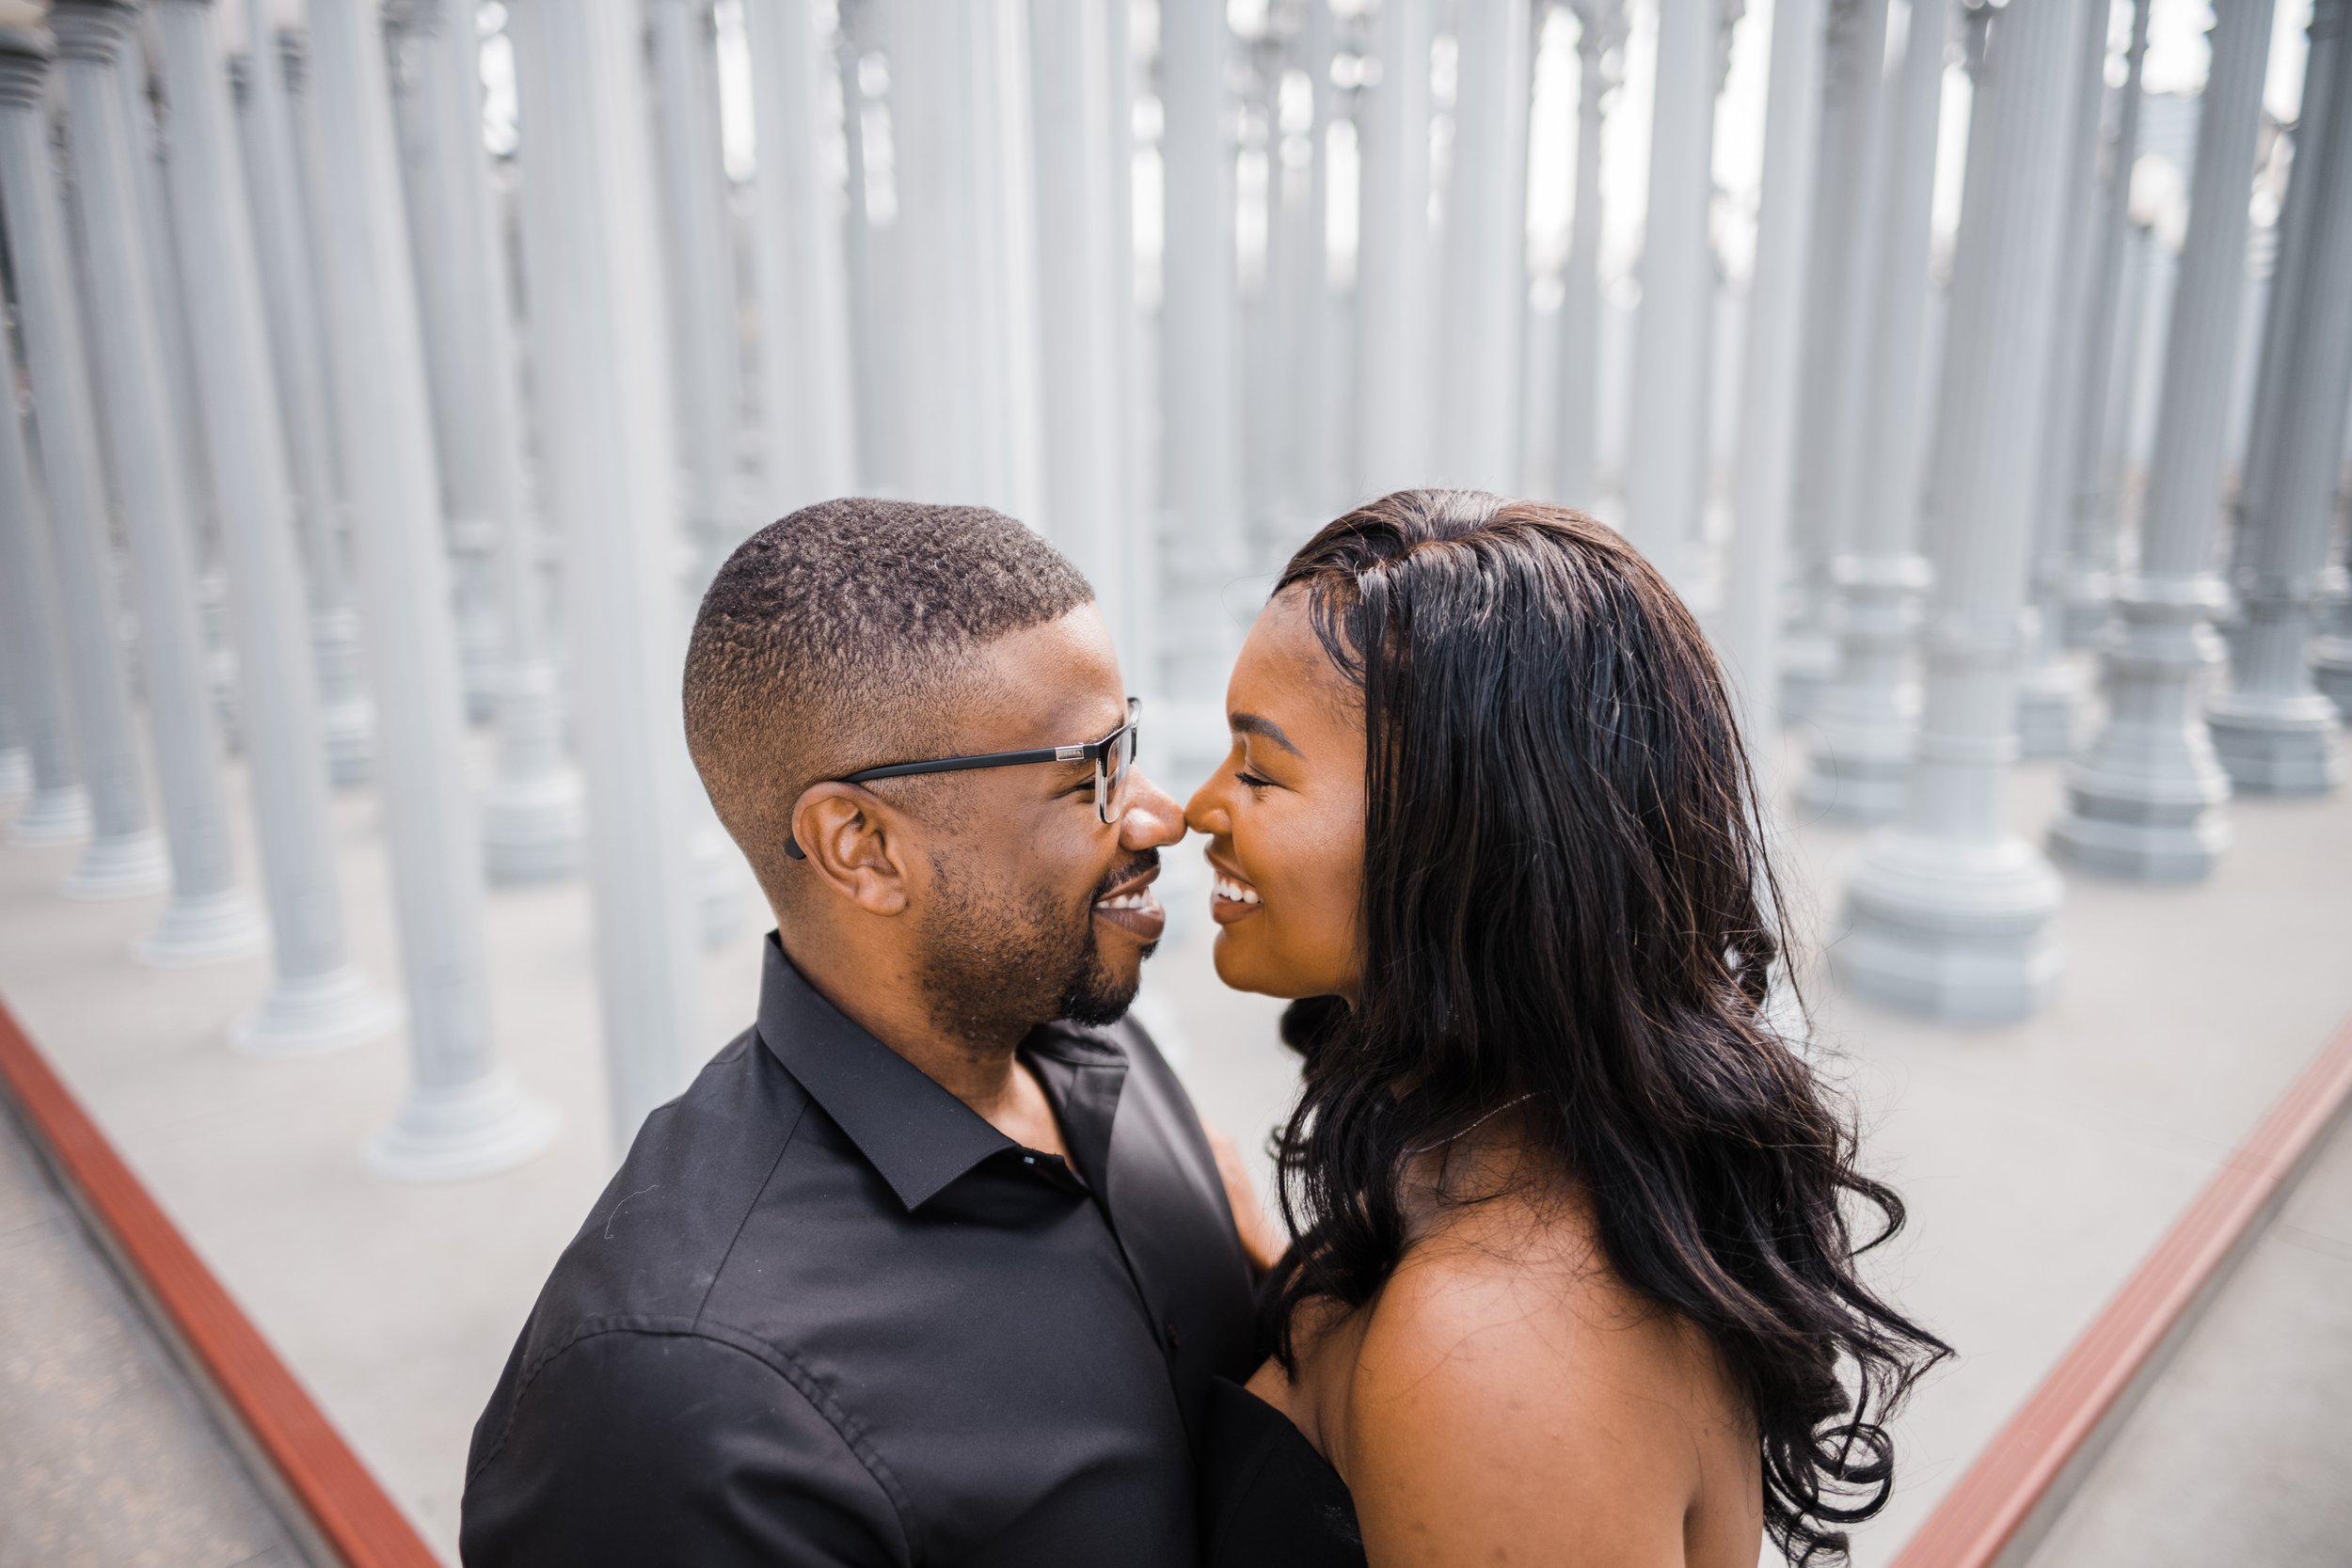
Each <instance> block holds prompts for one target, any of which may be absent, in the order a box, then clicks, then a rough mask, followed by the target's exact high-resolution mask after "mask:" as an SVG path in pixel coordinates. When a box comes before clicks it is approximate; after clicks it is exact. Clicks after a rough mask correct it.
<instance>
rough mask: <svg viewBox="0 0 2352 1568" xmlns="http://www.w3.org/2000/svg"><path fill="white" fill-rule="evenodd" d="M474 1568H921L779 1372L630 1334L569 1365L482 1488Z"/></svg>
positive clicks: (566, 1357)
mask: <svg viewBox="0 0 2352 1568" xmlns="http://www.w3.org/2000/svg"><path fill="white" fill-rule="evenodd" d="M458 1555H459V1558H460V1559H461V1560H462V1561H463V1562H464V1563H465V1564H466V1568H602V1565H608V1564H609V1565H611V1568H621V1565H622V1564H628V1565H631V1568H637V1565H642V1564H647V1563H661V1562H678V1563H690V1562H691V1563H693V1564H695V1565H696V1568H737V1565H741V1568H753V1565H755V1564H756V1565H758V1568H777V1565H779V1564H786V1563H790V1564H796V1565H797V1564H802V1563H807V1564H812V1565H818V1568H829V1565H834V1564H838V1565H842V1568H867V1565H873V1568H883V1565H901V1564H906V1563H909V1562H911V1561H912V1554H911V1552H910V1550H909V1545H908V1542H907V1538H906V1531H905V1528H904V1527H903V1525H902V1523H901V1521H900V1518H899V1515H898V1509H897V1507H896V1506H895V1505H894V1504H893V1502H892V1500H891V1497H890V1495H889V1493H888V1492H886V1491H885V1490H884V1489H883V1487H882V1483H881V1482H880V1481H877V1480H876V1478H875V1475H874V1473H873V1471H872V1470H870V1469H869V1468H868V1467H867V1465H866V1463H865V1462H864V1461H863V1460H862V1459H861V1458H860V1457H859V1456H858V1454H857V1453H856V1452H855V1451H853V1450H852V1449H851V1448H850V1444H849V1443H848V1442H847V1441H845V1440H844V1438H843V1436H842V1434H841V1433H840V1432H839V1431H838V1430H837V1429H836V1428H835V1427H834V1424H833V1422H831V1421H830V1420H828V1419H827V1418H825V1416H824V1414H823V1413H821V1412H820V1411H819V1410H818V1408H817V1407H816V1406H815V1405H813V1404H812V1403H811V1402H810V1401H809V1399H808V1397H807V1396H806V1395H804V1394H803V1392H802V1391H801V1389H800V1388H799V1387H797V1386H795V1385H794V1384H793V1383H792V1381H791V1380H789V1379H787V1377H785V1376H784V1375H783V1374H782V1373H781V1372H779V1371H778V1370H776V1369H775V1368H774V1367H773V1366H771V1365H770V1364H769V1363H768V1362H767V1361H765V1360H763V1359H762V1358H760V1357H759V1356H756V1355H754V1354H750V1353H749V1352H747V1351H743V1350H739V1349H737V1348H736V1347H734V1346H733V1345H730V1344H728V1343H726V1342H724V1341H723V1340H719V1339H714V1338H705V1337H703V1336H700V1335H692V1334H655V1333H644V1332H637V1331H629V1330H616V1331H612V1332H607V1333H601V1334H595V1335H590V1336H588V1337H586V1338H582V1339H580V1340H579V1341H578V1342H577V1343H575V1344H573V1345H571V1346H569V1347H567V1348H565V1349H564V1350H563V1351H561V1352H559V1353H557V1354H556V1355H555V1356H554V1357H553V1358H552V1359H551V1360H550V1361H549V1362H548V1364H547V1365H546V1366H545V1367H543V1368H541V1369H540V1370H539V1372H538V1374H537V1375H536V1376H535V1377H533V1378H532V1380H531V1381H530V1383H529V1385H528V1386H526V1387H525V1388H524V1389H523V1390H522V1392H521V1395H520V1397H519V1398H518V1399H517V1401H516V1405H515V1408H514V1413H513V1416H512V1418H511V1419H510V1421H509V1424H508V1426H507V1430H506V1433H505V1435H504V1438H503V1439H502V1441H501V1442H500V1443H499V1445H498V1446H497V1447H496V1448H495V1449H493V1450H492V1451H491V1452H490V1454H489V1456H488V1457H487V1458H486V1459H485V1460H484V1461H482V1463H481V1464H480V1465H478V1467H477V1468H476V1469H475V1471H474V1473H473V1475H472V1476H471V1477H470V1478H469V1481H468V1483H467V1486H466V1495H465V1501H464V1504H463V1507H462V1520H461V1525H460V1529H459V1535H458Z"/></svg>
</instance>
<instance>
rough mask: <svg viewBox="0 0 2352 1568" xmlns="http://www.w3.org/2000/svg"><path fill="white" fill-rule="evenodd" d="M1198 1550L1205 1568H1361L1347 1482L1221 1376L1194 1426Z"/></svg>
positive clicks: (1278, 1416)
mask: <svg viewBox="0 0 2352 1568" xmlns="http://www.w3.org/2000/svg"><path fill="white" fill-rule="evenodd" d="M1200 1547H1201V1556H1200V1560H1201V1562H1202V1563H1203V1564H1204V1565H1205V1568H1368V1565H1367V1563H1366V1561H1365V1559H1364V1538H1363V1534H1362V1532H1361V1531H1359V1529H1358V1528H1356V1500H1355V1499H1354V1498H1353V1497H1349V1496H1348V1495H1347V1482H1345V1481H1342V1480H1341V1479H1340V1473H1339V1472H1338V1471H1337V1470H1334V1469H1333V1468H1331V1465H1330V1462H1329V1461H1328V1460H1327V1459H1325V1458H1324V1457H1323V1455H1321V1454H1319V1453H1317V1452H1315V1449H1314V1445H1313V1444H1311V1443H1310V1442H1308V1441H1307V1439H1306V1436H1305V1434H1304V1433H1301V1432H1300V1431H1299V1430H1298V1429H1297V1428H1296V1427H1295V1426H1293V1425H1291V1422H1290V1418H1289V1417H1287V1416H1285V1415H1283V1414H1282V1413H1281V1412H1280V1411H1279V1410H1277V1409H1275V1408H1274V1406H1272V1405H1270V1404H1268V1403H1266V1402H1265V1401H1263V1400H1262V1399H1260V1398H1259V1397H1258V1396H1257V1395H1255V1394H1253V1393H1251V1392H1250V1391H1249V1390H1248V1389H1247V1388H1244V1387H1243V1386H1240V1385H1239V1384H1237V1383H1231V1382H1228V1381H1227V1380H1226V1379H1224V1378H1221V1377H1220V1378H1216V1379H1213V1380H1211V1382H1210V1384H1209V1415H1208V1422H1207V1425H1205V1426H1204V1427H1203V1428H1202V1429H1201V1442H1200Z"/></svg>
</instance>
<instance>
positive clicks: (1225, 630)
mask: <svg viewBox="0 0 2352 1568" xmlns="http://www.w3.org/2000/svg"><path fill="white" fill-rule="evenodd" d="M1230 46H1231V34H1230V31H1229V29H1228V28H1227V26H1226V21H1225V10H1224V8H1222V7H1220V6H1214V5H1200V6H1182V5H1179V6H1169V7H1168V8H1165V9H1163V10H1162V11H1161V13H1160V101H1161V103H1162V104H1163V105H1164V106H1165V108H1166V119H1165V120H1164V122H1163V123H1164V125H1165V127H1166V128H1165V130H1164V131H1163V133H1162V135H1161V137H1160V149H1161V152H1162V156H1163V160H1164V163H1165V166H1166V168H1167V171H1168V172H1167V192H1168V196H1167V211H1168V222H1167V241H1166V247H1165V249H1164V251H1163V253H1162V254H1163V256H1164V258H1165V260H1164V262H1163V264H1162V266H1161V270H1160V276H1161V278H1162V279H1163V281H1162V284H1161V291H1160V442H1161V448H1160V450H1161V452H1162V453H1163V456H1162V460H1161V463H1160V486H1161V490H1162V494H1163V499H1165V502H1166V504H1167V507H1168V511H1167V514H1166V515H1165V518H1164V522H1163V530H1162V537H1161V539H1160V541H1159V550H1158V556H1159V560H1160V562H1161V568H1162V571H1163V573H1164V575H1165V579H1166V581H1167V582H1168V589H1169V592H1168V594H1167V595H1166V597H1165V599H1164V606H1165V608H1164V611H1163V622H1162V626H1161V634H1162V637H1163V640H1164V641H1163V648H1164V650H1165V655H1164V657H1165V662H1166V663H1167V666H1168V691H1169V694H1170V695H1171V696H1172V697H1174V698H1175V699H1176V700H1177V701H1178V702H1180V703H1183V704H1184V705H1185V709H1186V712H1185V715H1184V720H1180V721H1179V723H1180V725H1181V728H1180V732H1179V736H1178V740H1177V746H1178V748H1179V756H1180V766H1188V765H1189V764H1190V763H1191V762H1192V761H1194V760H1197V759H1196V758H1195V757H1194V756H1193V755H1192V752H1194V751H1203V752H1205V751H1207V750H1208V747H1207V744H1206V742H1207V739H1208V736H1209V732H1210V729H1211V726H1210V725H1209V724H1208V723H1207V722H1206V720H1205V717H1201V716H1202V715H1205V712H1206V710H1207V709H1208V708H1209V707H1210V706H1212V705H1214V704H1215V703H1216V699H1217V697H1218V696H1219V695H1220V694H1221V693H1222V691H1223V689H1224V680H1225V674H1226V671H1227V670H1228V669H1229V668H1230V666H1231V663H1232V654H1233V651H1234V649H1235V647H1236V646H1237V643H1238V641H1239V640H1238V636H1237V628H1235V627H1234V626H1233V625H1232V618H1231V617H1230V615H1229V614H1228V613H1227V610H1226V608H1225V601H1224V591H1225V589H1226V586H1227V585H1228V584H1229V583H1230V582H1231V581H1232V579H1233V578H1236V577H1238V576H1240V575H1241V574H1242V573H1243V572H1245V571H1247V570H1248V546H1247V544H1246V541H1245V539H1244V535H1243V531H1242V524H1243V518H1244V497H1243V488H1242V471H1241V470H1242V452H1241V439H1242V420H1241V409H1242V395H1241V394H1242V381H1241V365H1240V358H1239V355H1240V344H1239V341H1238V336H1239V332H1240V327H1241V295H1240V282H1239V279H1238V278H1237V277H1236V276H1235V268H1236V261H1235V257H1234V249H1233V246H1234V240H1233V221H1234V212H1233V202H1234V197H1233V147H1232V119H1233V113H1232V104H1231V101H1230V98H1229V95H1228V92H1227V90H1226V72H1227V70H1228V68H1229V67H1228V58H1229V53H1230ZM1185 720H1189V722H1187V721H1185ZM1216 746H1217V749H1219V750H1221V749H1222V746H1223V740H1222V737H1221V736H1220V737H1218V739H1217V741H1216Z"/></svg>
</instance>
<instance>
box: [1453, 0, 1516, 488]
mask: <svg viewBox="0 0 2352 1568" xmlns="http://www.w3.org/2000/svg"><path fill="white" fill-rule="evenodd" d="M1528 11H1529V7H1528V5H1527V4H1526V3H1525V0H1507V3H1505V4H1502V5H1487V6H1466V7H1464V8H1462V10H1461V12H1460V14H1459V15H1458V16H1457V17H1456V18H1455V21H1454V35H1455V44H1456V46H1457V48H1456V55H1455V58H1456V60H1457V62H1458V64H1457V72H1458V74H1457V77H1456V80H1457V81H1458V83H1459V87H1458V89H1457V91H1456V92H1455V95H1454V175H1453V180H1452V182H1451V184H1450V185H1449V186H1448V188H1447V191H1446V217H1445V286H1444V288H1443V289H1442V290H1441V291H1440V293H1439V294H1438V305H1439V309H1440V311H1441V315H1442V321H1443V326H1444V331H1443V334H1442V336H1441V337H1440V338H1439V340H1438V346H1439V353H1438V388H1439V392H1438V409H1437V414H1438V461H1437V464H1436V467H1435V470H1434V471H1435V473H1436V474H1437V476H1438V480H1439V482H1440V483H1447V484H1454V485H1460V486H1463V487H1466V488H1470V489H1479V490H1494V491H1500V492H1502V493H1503V494H1513V493H1516V492H1517V491H1518V488H1519V478H1520V476H1519V427H1520V417H1519V387H1520V381H1521V376H1522V371H1521V366H1520V354H1519V341H1520V338H1521V337H1522V336H1523V329H1524V325H1525V321H1524V318H1525V315H1526V300H1527V106H1528V105H1527V100H1528V88H1529V79H1528V64H1529V61H1528Z"/></svg>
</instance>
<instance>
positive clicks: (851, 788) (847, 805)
mask: <svg viewBox="0 0 2352 1568" xmlns="http://www.w3.org/2000/svg"><path fill="white" fill-rule="evenodd" d="M792 842H793V843H794V844H795V845H796V846H797V847H799V848H800V851H801V854H800V857H799V858H800V859H801V860H802V862H803V871H804V874H806V875H809V876H814V877H816V878H818V879H821V880H822V881H823V882H824V884H825V885H826V886H827V887H829V888H831V889H832V890H833V891H834V893H835V894H836V895H839V896H841V897H843V898H846V899H848V900H849V901H850V903H852V904H855V905H856V906H857V907H858V908H859V909H861V910H864V911H866V913H868V914H880V915H894V914H901V913H904V912H905V911H906V907H907V882H906V876H905V866H904V864H903V856H904V853H905V847H906V846H907V844H908V842H909V840H908V837H907V832H906V819H905V818H904V817H901V816H899V815H898V813H897V812H895V811H893V810H891V808H890V805H889V803H888V802H887V801H885V800H882V798H881V797H880V796H877V795H875V794H873V793H871V792H870V791H867V790H864V789H861V788H859V787H858V786H857V785H856V784H838V783H832V782H828V783H825V784H811V785H809V786H808V788H806V789H804V790H803V791H802V792H801V798H800V799H799V800H796V801H794V802H793V803H792Z"/></svg>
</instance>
